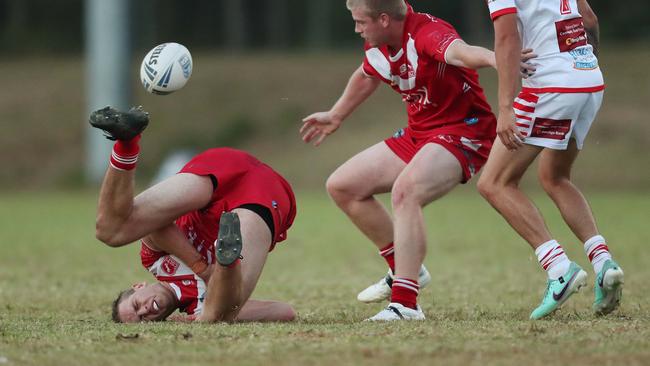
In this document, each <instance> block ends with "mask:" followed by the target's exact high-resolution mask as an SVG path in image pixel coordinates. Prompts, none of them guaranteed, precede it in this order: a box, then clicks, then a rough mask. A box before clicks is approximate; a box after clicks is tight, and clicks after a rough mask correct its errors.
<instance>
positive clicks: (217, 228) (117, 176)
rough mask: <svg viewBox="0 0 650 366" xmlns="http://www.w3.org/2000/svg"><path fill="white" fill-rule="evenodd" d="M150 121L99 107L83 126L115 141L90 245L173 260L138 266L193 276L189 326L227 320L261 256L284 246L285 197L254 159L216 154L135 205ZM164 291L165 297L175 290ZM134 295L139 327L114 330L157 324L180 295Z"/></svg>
mask: <svg viewBox="0 0 650 366" xmlns="http://www.w3.org/2000/svg"><path fill="white" fill-rule="evenodd" d="M148 121H149V117H148V114H146V113H145V112H144V111H142V109H132V110H130V111H129V112H120V111H117V110H115V109H112V108H109V107H106V108H104V109H100V110H98V111H95V112H93V113H92V114H91V117H90V123H91V124H92V125H93V126H94V127H97V128H100V129H102V130H104V131H105V132H106V134H107V137H108V138H110V139H112V140H117V141H116V143H115V145H114V147H113V153H112V155H111V160H110V166H109V168H108V170H107V172H106V176H105V178H104V182H103V184H102V188H101V191H100V195H99V204H98V209H97V234H96V235H97V238H98V239H99V240H101V241H102V242H104V243H106V244H107V245H109V246H111V247H119V246H123V245H126V244H129V243H131V242H133V241H135V240H138V239H142V240H143V244H144V245H145V246H146V247H148V248H149V249H151V250H155V251H163V252H165V253H169V254H172V255H173V257H172V256H161V257H160V258H159V259H161V258H164V259H161V260H162V262H160V263H159V268H158V267H155V263H156V262H155V261H152V259H153V257H152V255H148V254H147V253H145V254H147V255H145V256H144V257H145V259H147V258H148V259H147V260H148V262H146V263H145V262H143V264H145V266H146V267H148V268H150V269H151V268H153V267H152V266H154V267H155V274H156V275H160V276H163V275H164V274H165V273H167V274H170V275H173V274H175V273H176V271H178V270H180V268H181V267H180V264H181V263H184V264H185V265H186V267H187V268H186V267H183V269H184V272H183V273H184V274H187V275H189V274H191V273H194V274H196V275H198V276H199V277H200V278H201V279H203V280H204V281H205V282H206V283H207V287H206V289H205V290H206V297H205V302H204V303H203V304H202V311H201V314H200V315H199V316H198V318H197V320H202V321H208V322H214V321H232V320H235V319H236V317H237V315H238V313H239V311H240V310H241V309H242V306H243V305H244V304H245V303H246V301H247V300H248V298H249V296H250V294H251V293H252V292H253V289H254V288H255V285H256V284H257V280H258V279H259V276H260V274H261V272H262V268H263V266H264V263H265V262H266V257H267V254H268V252H269V251H270V250H272V249H273V247H274V246H275V244H276V243H277V242H280V241H282V240H284V239H285V238H286V232H287V230H288V229H289V227H290V226H291V224H292V223H293V219H294V217H295V213H296V211H295V198H294V195H293V192H292V190H291V187H290V185H289V183H287V182H286V181H285V180H284V178H282V177H281V176H280V175H279V174H278V173H276V172H275V171H273V170H272V169H271V168H270V167H269V166H267V165H265V164H263V163H262V162H260V161H259V160H257V159H255V158H254V157H253V156H251V155H249V154H247V153H245V152H242V151H237V150H234V149H228V148H218V149H210V150H207V151H205V152H203V153H201V154H199V155H197V156H196V157H194V158H193V159H192V160H190V161H189V162H188V163H187V164H186V165H185V166H184V167H183V168H182V169H181V171H180V172H179V173H178V174H176V175H175V176H173V177H170V178H168V179H166V180H164V181H163V182H161V183H159V184H157V185H155V186H153V187H151V188H149V189H147V190H145V191H144V192H142V193H140V194H139V195H138V196H136V197H134V192H133V191H134V188H133V185H134V184H133V183H134V175H135V167H136V163H137V160H138V154H139V151H140V146H139V140H140V136H141V135H140V134H141V132H142V131H143V130H144V128H145V127H146V126H147V123H148ZM145 251H146V250H145ZM154 257H155V256H154ZM241 258H243V259H241ZM240 259H241V260H240ZM159 270H160V271H159ZM160 279H161V278H159V280H160ZM185 280H191V279H190V278H189V277H188V278H185ZM182 281H183V280H181V284H182ZM163 282H165V281H163ZM167 282H169V283H167V285H169V287H171V288H173V286H171V285H170V284H171V283H174V281H167ZM156 285H159V286H157V287H156V288H159V287H166V286H165V283H158V284H156ZM199 285H200V283H199V284H197V286H199ZM201 291H202V290H201ZM135 293H138V294H139V296H135V297H134V296H131V298H132V299H133V301H131V302H130V303H129V304H132V305H133V308H132V309H131V310H133V311H132V313H135V314H131V315H137V319H136V318H134V317H129V318H128V319H124V318H121V316H119V317H118V319H116V320H121V321H132V320H160V319H164V318H165V317H166V316H167V315H169V312H170V311H173V310H174V309H175V308H174V307H173V306H169V304H167V303H168V302H173V301H174V300H182V296H180V295H182V292H181V294H178V293H176V297H175V298H174V296H158V295H157V294H158V293H155V294H148V296H147V297H143V296H141V295H142V294H140V293H139V292H138V291H135ZM167 295H169V292H167ZM200 297H201V296H200V295H199V294H198V293H197V298H200ZM118 300H119V299H118ZM117 305H118V307H119V302H118V304H117ZM118 314H119V312H118Z"/></svg>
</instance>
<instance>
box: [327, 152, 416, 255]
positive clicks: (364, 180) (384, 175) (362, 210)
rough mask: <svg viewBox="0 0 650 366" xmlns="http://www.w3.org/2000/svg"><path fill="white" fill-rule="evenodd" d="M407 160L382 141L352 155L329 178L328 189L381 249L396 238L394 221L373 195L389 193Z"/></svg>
mask: <svg viewBox="0 0 650 366" xmlns="http://www.w3.org/2000/svg"><path fill="white" fill-rule="evenodd" d="M405 166H406V163H404V161H402V159H400V158H399V157H398V156H397V155H395V153H393V152H392V151H391V150H390V149H389V148H388V146H387V145H386V144H385V143H384V142H380V143H378V144H376V145H374V146H371V147H369V148H368V149H366V150H364V151H362V152H360V153H359V154H357V155H355V156H353V157H352V158H350V160H348V161H346V162H345V163H344V164H343V165H341V166H340V167H339V168H338V169H336V171H334V173H332V175H331V176H330V177H329V179H328V180H327V192H328V193H329V194H330V196H331V197H332V199H333V200H334V202H336V204H337V205H338V206H339V207H340V208H341V210H343V212H345V214H346V215H348V217H349V218H350V220H352V222H353V223H354V224H355V225H356V226H357V227H358V228H359V230H361V232H362V233H363V234H364V235H366V237H368V238H369V239H370V240H371V241H372V242H373V243H374V244H375V245H376V246H377V247H378V248H380V249H381V248H383V247H384V246H386V244H388V243H391V242H392V241H393V221H392V219H391V217H390V215H389V214H388V212H387V211H386V208H385V207H384V206H383V205H382V204H381V203H380V202H379V201H378V200H377V199H375V197H374V195H375V194H379V193H387V192H390V190H391V188H392V186H393V183H394V182H395V179H397V176H398V175H399V174H400V172H401V171H402V170H403V169H404V167H405Z"/></svg>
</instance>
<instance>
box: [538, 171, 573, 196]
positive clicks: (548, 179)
mask: <svg viewBox="0 0 650 366" xmlns="http://www.w3.org/2000/svg"><path fill="white" fill-rule="evenodd" d="M538 179H539V183H540V184H541V185H542V188H543V189H544V191H546V192H547V193H550V192H554V191H557V190H558V189H562V188H563V187H565V186H566V185H567V184H570V180H569V178H568V177H565V176H562V175H557V174H553V173H546V172H543V171H541V172H540V173H539V176H538Z"/></svg>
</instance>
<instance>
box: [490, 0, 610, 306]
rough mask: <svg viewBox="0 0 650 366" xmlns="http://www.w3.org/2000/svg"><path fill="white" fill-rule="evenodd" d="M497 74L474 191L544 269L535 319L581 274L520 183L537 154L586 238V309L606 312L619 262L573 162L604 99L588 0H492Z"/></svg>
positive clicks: (546, 181) (543, 174)
mask: <svg viewBox="0 0 650 366" xmlns="http://www.w3.org/2000/svg"><path fill="white" fill-rule="evenodd" d="M488 5H489V8H490V13H491V15H492V19H493V20H494V29H495V52H496V57H497V64H498V73H499V119H498V124H497V133H498V135H499V139H498V140H497V141H496V142H495V144H494V147H493V149H492V152H491V153H490V158H489V159H488V162H487V164H486V166H485V170H484V172H483V175H482V176H481V178H480V180H479V183H478V186H479V191H480V192H481V194H482V195H483V196H484V197H485V198H486V199H487V200H488V201H489V202H490V203H491V204H492V206H494V208H496V209H497V210H498V211H499V212H500V213H501V215H503V217H504V218H505V219H506V220H507V221H508V223H509V224H510V225H511V226H512V227H513V228H514V229H515V231H517V233H519V235H521V236H522V237H523V238H524V239H525V240H526V241H527V242H528V243H529V244H530V245H531V247H533V249H535V254H537V258H538V260H539V263H540V265H541V266H542V267H543V268H544V270H546V272H547V274H548V282H547V288H546V292H545V294H544V297H543V299H542V302H541V304H540V305H539V307H537V308H536V309H535V310H533V312H532V313H531V315H530V317H531V318H532V319H539V318H542V317H544V316H546V315H548V314H550V313H552V312H553V311H554V310H556V309H557V308H558V307H559V306H560V305H562V303H564V302H565V301H566V300H567V299H568V298H569V297H570V296H571V295H572V294H573V293H575V292H576V291H577V290H578V289H580V287H582V286H584V285H585V284H586V278H587V273H586V272H585V271H583V270H582V268H580V266H579V265H577V264H576V263H575V262H572V261H570V260H569V258H568V257H567V255H566V254H565V253H564V250H563V249H562V246H560V244H559V243H558V242H557V241H556V240H554V239H553V237H552V236H551V234H550V232H549V230H548V229H547V227H546V224H545V223H544V219H543V218H542V216H541V214H540V213H539V211H538V210H537V209H536V207H535V206H534V205H533V203H532V202H531V201H530V199H529V198H528V197H527V196H526V195H524V193H523V192H522V191H521V190H520V189H519V181H520V179H521V177H522V176H523V174H524V173H525V172H526V170H527V169H528V167H529V166H530V164H531V163H532V162H533V160H535V158H536V157H537V156H538V155H540V162H539V171H538V174H539V180H540V182H541V184H542V187H544V190H545V191H546V192H547V193H548V195H549V196H550V197H551V199H552V200H553V201H554V202H555V205H556V206H557V207H558V209H559V210H560V213H561V214H562V217H563V218H564V221H565V222H566V223H567V225H569V227H570V228H571V230H572V231H573V233H574V234H575V235H576V236H577V237H578V238H579V239H580V240H581V241H582V242H583V243H584V250H585V253H586V254H587V256H588V257H589V260H590V261H591V264H592V265H593V267H594V271H595V273H596V280H595V284H594V292H595V299H594V303H593V310H594V312H596V313H597V314H608V313H610V312H612V311H613V310H614V309H616V307H617V306H618V305H619V301H620V298H621V291H622V286H623V270H622V269H621V267H620V266H619V265H618V264H617V263H616V262H615V261H614V260H613V259H612V256H611V254H610V252H609V248H608V246H607V244H606V243H605V239H604V238H603V237H602V236H601V235H600V233H599V231H598V228H597V227H596V221H595V220H594V217H593V214H592V212H591V209H590V207H589V204H588V203H587V201H586V199H585V198H584V196H583V195H582V193H581V192H580V190H579V189H578V188H577V187H576V186H575V185H574V184H573V183H572V182H571V168H572V166H573V163H574V161H575V160H576V158H577V157H578V153H579V151H580V149H582V146H583V143H584V140H585V137H586V136H587V133H588V132H589V128H590V127H591V123H592V122H593V120H594V118H595V117H596V113H597V112H598V110H599V108H600V105H601V102H602V98H603V89H604V83H603V77H602V74H601V72H600V69H599V67H598V59H597V58H596V55H595V53H596V51H597V48H598V47H597V46H598V21H597V19H596V15H595V14H594V13H593V11H592V10H591V8H590V6H589V4H588V3H587V1H586V0H577V1H576V0H525V1H524V0H490V1H488ZM522 45H523V47H527V48H532V49H534V51H535V53H536V54H537V55H538V58H537V59H536V62H537V70H536V73H535V75H533V76H531V77H529V78H527V79H526V80H525V81H524V83H523V88H522V90H521V92H520V93H519V95H518V96H517V97H516V98H515V92H516V90H517V88H518V87H519V76H518V72H519V67H518V64H519V63H518V55H519V51H520V50H521V48H522Z"/></svg>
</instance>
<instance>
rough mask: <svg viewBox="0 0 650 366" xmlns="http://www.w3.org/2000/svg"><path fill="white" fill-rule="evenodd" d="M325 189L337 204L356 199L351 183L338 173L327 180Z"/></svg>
mask: <svg viewBox="0 0 650 366" xmlns="http://www.w3.org/2000/svg"><path fill="white" fill-rule="evenodd" d="M325 188H326V189H327V193H328V194H329V195H330V197H332V199H333V200H334V201H336V202H345V201H348V200H351V199H353V197H354V191H353V190H352V189H351V187H350V184H349V182H347V181H346V180H345V178H343V177H341V175H339V174H337V173H336V172H334V173H332V175H330V176H329V178H327V182H326V183H325Z"/></svg>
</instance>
